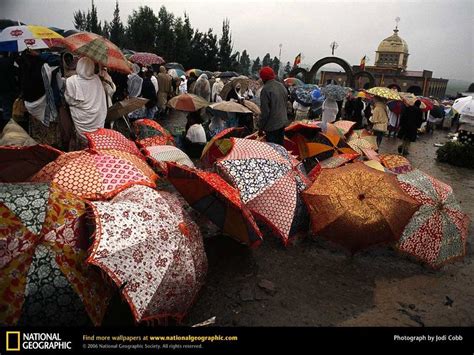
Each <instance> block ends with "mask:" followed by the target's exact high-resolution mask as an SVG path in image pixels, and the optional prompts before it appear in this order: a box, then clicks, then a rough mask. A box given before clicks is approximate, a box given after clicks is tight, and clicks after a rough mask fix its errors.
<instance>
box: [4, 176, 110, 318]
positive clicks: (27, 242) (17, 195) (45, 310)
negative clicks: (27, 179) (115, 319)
mask: <svg viewBox="0 0 474 355" xmlns="http://www.w3.org/2000/svg"><path fill="white" fill-rule="evenodd" d="M85 212H86V208H85V205H84V202H82V201H81V200H79V199H77V197H75V196H73V195H71V194H69V193H67V192H65V191H62V190H60V189H59V188H57V187H56V186H54V185H53V186H51V187H50V186H49V185H48V184H32V183H22V184H0V215H1V216H2V222H1V224H0V280H2V281H1V282H0V323H1V324H3V325H29V326H46V325H48V326H53V325H54V326H72V325H82V326H85V325H88V324H89V323H90V322H92V324H94V325H96V326H98V325H100V324H101V323H102V319H103V317H104V314H105V312H106V309H107V305H108V301H109V299H110V298H111V292H110V289H109V287H107V284H104V282H103V280H102V278H101V275H100V273H99V272H97V270H95V268H93V267H89V266H87V265H86V264H85V260H86V256H87V249H88V247H89V235H88V234H87V232H86V225H85Z"/></svg>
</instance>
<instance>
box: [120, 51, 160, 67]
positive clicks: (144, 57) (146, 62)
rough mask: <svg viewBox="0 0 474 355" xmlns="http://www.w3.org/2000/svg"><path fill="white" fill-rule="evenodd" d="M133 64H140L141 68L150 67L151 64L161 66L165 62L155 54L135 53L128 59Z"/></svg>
mask: <svg viewBox="0 0 474 355" xmlns="http://www.w3.org/2000/svg"><path fill="white" fill-rule="evenodd" d="M128 60H130V61H131V62H133V63H137V64H141V65H143V66H146V67H148V66H150V65H152V64H158V65H159V64H163V63H164V62H165V61H164V59H163V58H161V57H160V56H158V55H156V54H155V53H146V52H137V53H134V54H132V55H131V56H130V58H128Z"/></svg>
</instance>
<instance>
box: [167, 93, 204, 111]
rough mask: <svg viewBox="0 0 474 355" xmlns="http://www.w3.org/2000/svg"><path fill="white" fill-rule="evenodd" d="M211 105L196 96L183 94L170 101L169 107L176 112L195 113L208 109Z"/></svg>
mask: <svg viewBox="0 0 474 355" xmlns="http://www.w3.org/2000/svg"><path fill="white" fill-rule="evenodd" d="M210 104H211V103H210V102H208V101H206V100H204V99H203V98H202V97H201V96H197V95H194V94H181V95H178V96H175V97H173V98H172V99H170V100H169V101H168V104H167V105H168V106H169V107H171V108H174V109H175V110H179V111H186V112H194V111H198V110H200V109H202V108H204V107H207V106H209V105H210Z"/></svg>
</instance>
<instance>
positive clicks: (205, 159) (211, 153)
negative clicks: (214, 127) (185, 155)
mask: <svg viewBox="0 0 474 355" xmlns="http://www.w3.org/2000/svg"><path fill="white" fill-rule="evenodd" d="M247 133H248V131H247V129H246V128H245V127H230V128H226V129H224V130H223V131H221V132H219V133H217V134H216V135H215V136H214V137H212V138H211V140H210V141H209V142H207V144H206V146H205V147H204V149H203V150H202V154H201V162H202V163H203V165H204V166H205V167H208V168H209V167H211V166H212V165H213V164H214V162H215V161H216V160H218V159H220V158H223V157H224V156H225V155H226V154H227V153H228V152H229V150H230V149H231V148H232V142H231V140H230V139H228V138H231V137H239V138H243V137H244V136H245V135H246V134H247ZM226 138H227V139H226Z"/></svg>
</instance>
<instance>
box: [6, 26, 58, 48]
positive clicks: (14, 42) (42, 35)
mask: <svg viewBox="0 0 474 355" xmlns="http://www.w3.org/2000/svg"><path fill="white" fill-rule="evenodd" d="M61 38H63V36H61V35H60V34H59V33H57V32H55V31H53V30H51V29H49V28H47V27H43V26H32V25H29V26H10V27H6V28H5V29H4V30H3V31H1V32H0V51H1V52H22V51H24V50H25V49H46V48H49V47H54V46H56V45H58V44H59V43H60V42H59V40H60V39H61Z"/></svg>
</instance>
